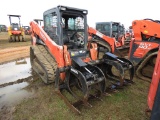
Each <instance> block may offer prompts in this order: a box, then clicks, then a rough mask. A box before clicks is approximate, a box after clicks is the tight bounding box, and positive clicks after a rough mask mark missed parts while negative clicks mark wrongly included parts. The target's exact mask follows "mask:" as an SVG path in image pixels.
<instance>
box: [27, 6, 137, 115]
mask: <svg viewBox="0 0 160 120" xmlns="http://www.w3.org/2000/svg"><path fill="white" fill-rule="evenodd" d="M87 13H88V11H87V10H84V9H78V8H72V7H67V6H57V7H55V8H52V9H49V10H47V11H45V12H44V13H43V15H44V17H43V18H44V29H43V28H42V27H41V26H39V25H38V24H37V23H36V22H35V21H32V22H30V26H31V30H32V34H31V36H32V46H31V47H30V60H31V65H32V68H33V70H34V71H35V72H36V73H37V74H38V75H39V76H40V77H41V79H42V80H43V81H44V82H45V83H46V84H50V83H53V82H54V83H55V92H56V93H57V95H59V96H60V97H61V98H62V99H63V100H64V101H65V103H66V104H67V105H68V106H69V107H70V108H71V110H73V111H74V112H76V113H79V114H80V111H79V110H78V108H77V107H76V105H77V104H79V103H83V104H84V105H85V106H91V105H90V103H89V102H88V100H89V99H90V98H99V97H100V96H101V95H105V92H106V86H107V79H106V77H110V78H112V79H114V80H115V82H114V85H113V86H114V88H115V87H116V88H118V87H123V85H124V84H126V83H128V82H131V81H132V79H133V75H134V67H133V65H132V63H131V62H130V61H129V60H127V59H124V58H119V57H117V56H115V55H113V54H111V53H106V54H105V55H104V56H103V58H102V59H97V56H98V48H97V44H96V43H91V42H89V41H88V31H87ZM112 66H114V67H115V68H116V69H117V70H118V71H119V72H120V75H119V76H115V75H113V74H112V70H111V68H112ZM125 71H129V77H128V78H126V77H125V75H124V73H125ZM66 91H67V93H70V95H71V97H72V98H74V100H73V99H70V97H68V95H66V94H64V93H66ZM73 101H74V102H73ZM75 101H76V102H75Z"/></svg>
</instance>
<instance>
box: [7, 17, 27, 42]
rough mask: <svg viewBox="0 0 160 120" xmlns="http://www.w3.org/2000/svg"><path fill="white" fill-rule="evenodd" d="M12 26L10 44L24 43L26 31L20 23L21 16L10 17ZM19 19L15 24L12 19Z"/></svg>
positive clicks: (9, 30)
mask: <svg viewBox="0 0 160 120" xmlns="http://www.w3.org/2000/svg"><path fill="white" fill-rule="evenodd" d="M8 16H9V22H10V26H9V27H8V34H9V42H12V41H17V40H18V41H24V30H23V28H22V26H21V23H20V17H21V16H20V15H8ZM13 17H14V18H18V20H19V22H18V23H13V22H12V18H13Z"/></svg>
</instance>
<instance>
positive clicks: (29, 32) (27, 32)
mask: <svg viewBox="0 0 160 120" xmlns="http://www.w3.org/2000/svg"><path fill="white" fill-rule="evenodd" d="M22 28H23V30H24V33H25V35H30V34H31V30H30V26H22Z"/></svg>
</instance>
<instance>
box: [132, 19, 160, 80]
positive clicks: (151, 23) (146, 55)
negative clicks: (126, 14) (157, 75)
mask: <svg viewBox="0 0 160 120" xmlns="http://www.w3.org/2000/svg"><path fill="white" fill-rule="evenodd" d="M132 29H133V33H134V38H135V40H133V41H131V43H130V52H129V60H131V61H132V62H133V64H134V65H135V66H136V75H137V76H138V77H139V78H141V79H143V80H147V81H151V78H152V74H153V70H154V66H155V61H156V57H157V51H158V46H159V43H160V21H158V20H152V19H144V20H135V21H133V22H132Z"/></svg>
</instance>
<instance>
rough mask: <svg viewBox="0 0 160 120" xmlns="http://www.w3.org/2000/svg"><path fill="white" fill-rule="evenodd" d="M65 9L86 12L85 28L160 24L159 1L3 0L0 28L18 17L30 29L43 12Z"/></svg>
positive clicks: (0, 12) (0, 11) (0, 10)
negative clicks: (141, 21) (144, 21)
mask: <svg viewBox="0 0 160 120" xmlns="http://www.w3.org/2000/svg"><path fill="white" fill-rule="evenodd" d="M57 5H65V6H70V7H76V8H81V9H87V10H88V25H89V26H91V27H95V23H96V22H103V21H116V22H121V23H123V24H124V25H125V27H128V26H130V25H131V23H132V21H133V20H137V19H144V18H152V19H156V20H160V15H159V8H160V0H3V2H1V7H0V24H5V25H7V26H8V25H9V19H8V16H7V14H16V15H21V16H22V17H21V23H22V24H23V25H29V22H30V21H32V20H33V19H35V18H39V19H42V18H43V12H44V11H46V10H48V9H50V8H53V7H56V6H57Z"/></svg>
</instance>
